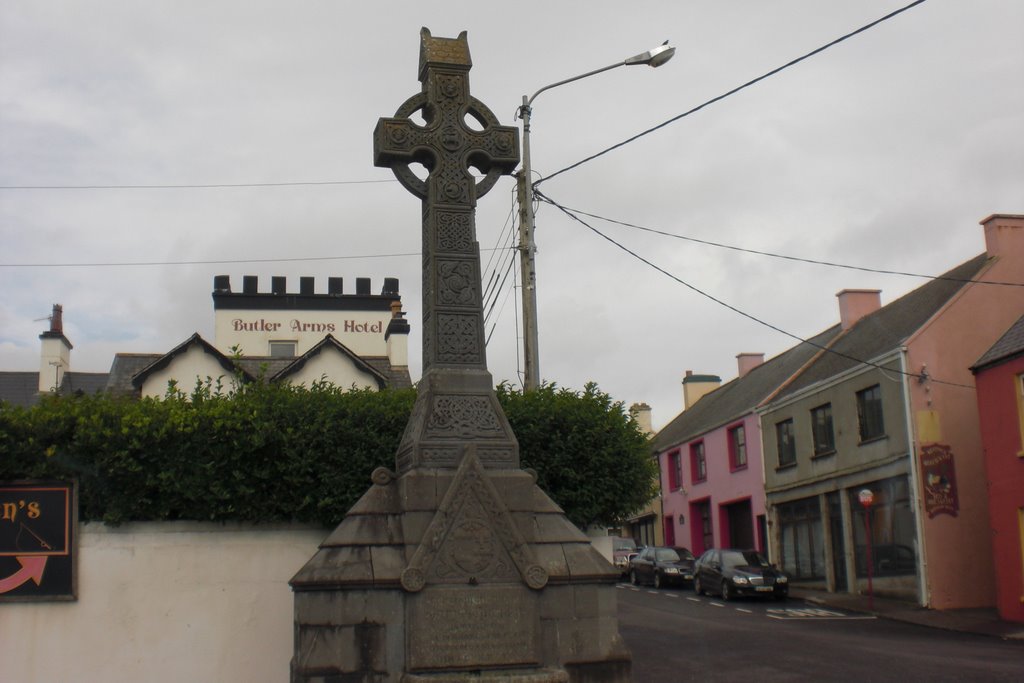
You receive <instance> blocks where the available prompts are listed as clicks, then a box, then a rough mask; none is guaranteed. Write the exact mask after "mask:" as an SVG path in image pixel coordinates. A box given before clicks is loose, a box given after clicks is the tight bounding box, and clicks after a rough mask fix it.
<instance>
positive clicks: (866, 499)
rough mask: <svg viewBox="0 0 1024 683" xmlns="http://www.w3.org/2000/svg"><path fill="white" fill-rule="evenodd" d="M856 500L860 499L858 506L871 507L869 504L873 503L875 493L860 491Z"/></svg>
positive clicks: (868, 490) (866, 490)
mask: <svg viewBox="0 0 1024 683" xmlns="http://www.w3.org/2000/svg"><path fill="white" fill-rule="evenodd" d="M857 498H858V499H860V504H861V505H863V506H864V507H871V504H872V503H874V502H875V493H874V491H872V490H871V489H861V491H860V493H858V494H857Z"/></svg>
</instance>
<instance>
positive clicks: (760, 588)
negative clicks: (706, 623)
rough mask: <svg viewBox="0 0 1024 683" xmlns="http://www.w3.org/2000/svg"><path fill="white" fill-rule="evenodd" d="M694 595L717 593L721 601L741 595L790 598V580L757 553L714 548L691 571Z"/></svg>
mask: <svg viewBox="0 0 1024 683" xmlns="http://www.w3.org/2000/svg"><path fill="white" fill-rule="evenodd" d="M693 590H694V592H696V593H697V595H701V594H703V593H718V594H719V595H721V596H722V599H723V600H731V599H732V598H734V597H738V596H741V595H756V596H769V595H770V596H774V597H775V598H776V599H777V600H785V599H786V597H788V596H789V577H788V576H786V575H785V574H784V573H783V572H781V571H779V570H778V569H776V568H775V567H774V566H772V565H771V563H769V562H768V560H766V559H765V558H764V556H763V555H761V553H759V552H757V551H756V550H737V549H735V548H713V549H711V550H708V551H707V552H705V553H704V554H703V555H701V556H700V559H698V560H697V562H696V564H695V565H694V570H693Z"/></svg>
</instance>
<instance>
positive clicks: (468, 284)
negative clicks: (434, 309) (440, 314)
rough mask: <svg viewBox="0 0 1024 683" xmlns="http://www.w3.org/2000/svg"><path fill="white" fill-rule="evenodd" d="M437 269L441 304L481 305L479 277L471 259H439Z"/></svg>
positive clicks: (438, 295)
mask: <svg viewBox="0 0 1024 683" xmlns="http://www.w3.org/2000/svg"><path fill="white" fill-rule="evenodd" d="M437 271H438V272H437V304H438V305H439V306H480V304H481V302H480V289H479V287H478V283H479V278H478V277H477V275H476V270H475V269H474V268H473V263H472V262H471V261H439V262H438V266H437Z"/></svg>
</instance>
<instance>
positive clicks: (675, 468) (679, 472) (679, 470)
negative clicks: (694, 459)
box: [668, 451, 683, 491]
mask: <svg viewBox="0 0 1024 683" xmlns="http://www.w3.org/2000/svg"><path fill="white" fill-rule="evenodd" d="M682 486H683V461H682V458H681V457H680V455H679V451H674V452H672V453H669V454H668V490H669V491H678V490H679V489H681V488H682Z"/></svg>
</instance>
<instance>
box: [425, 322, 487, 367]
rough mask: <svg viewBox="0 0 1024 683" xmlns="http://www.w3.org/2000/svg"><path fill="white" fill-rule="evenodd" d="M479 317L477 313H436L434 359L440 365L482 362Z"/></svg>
mask: <svg viewBox="0 0 1024 683" xmlns="http://www.w3.org/2000/svg"><path fill="white" fill-rule="evenodd" d="M480 318H481V316H480V315H479V314H477V313H468V314H460V313H438V315H437V329H436V335H437V336H436V337H435V339H436V343H437V347H436V358H437V360H438V361H439V362H441V363H466V364H477V363H482V362H483V360H484V349H483V331H482V330H481V329H480Z"/></svg>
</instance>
